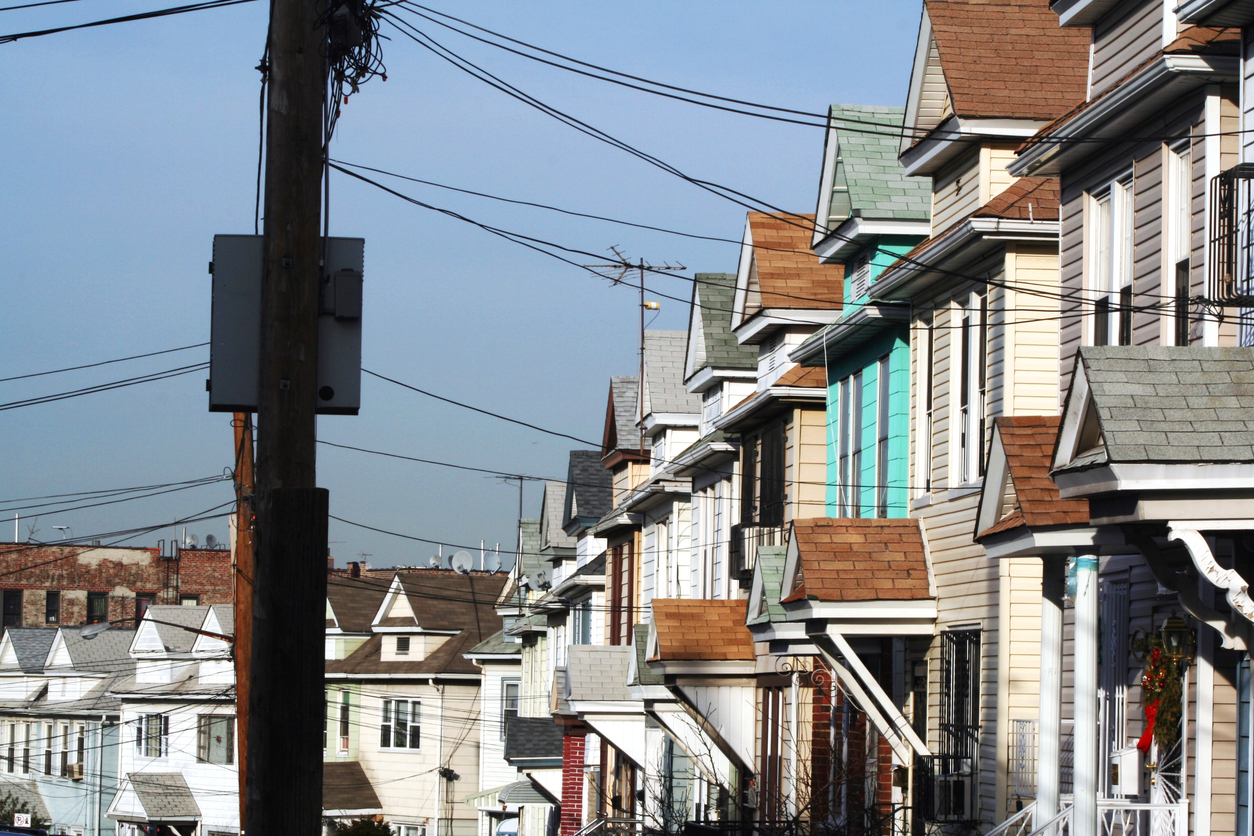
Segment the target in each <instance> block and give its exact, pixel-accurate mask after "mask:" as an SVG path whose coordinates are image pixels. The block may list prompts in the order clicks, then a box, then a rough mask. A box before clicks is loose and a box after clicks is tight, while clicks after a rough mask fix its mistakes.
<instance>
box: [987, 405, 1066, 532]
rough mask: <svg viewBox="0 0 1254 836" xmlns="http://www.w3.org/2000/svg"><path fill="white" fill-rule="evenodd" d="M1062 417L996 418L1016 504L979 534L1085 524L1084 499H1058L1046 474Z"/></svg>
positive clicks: (1021, 416) (1051, 481)
mask: <svg viewBox="0 0 1254 836" xmlns="http://www.w3.org/2000/svg"><path fill="white" fill-rule="evenodd" d="M1061 424H1062V418H1061V417H1059V416H1057V415H1015V416H1013V417H1002V418H998V419H997V431H998V434H999V435H1000V436H1001V443H1002V447H1003V448H1004V449H1005V451H1006V463H1007V465H1008V466H1009V470H1010V479H1011V482H1012V484H1013V485H1014V491H1015V498H1016V499H1017V500H1018V504H1017V507H1016V508H1015V509H1013V510H1012V511H1011V512H1010V513H1008V514H1007V515H1006V516H1005V517H1003V518H1002V519H1001V520H998V522H997V523H996V524H995V525H993V526H992V527H990V528H989V529H988V530H987V531H983V532H981V533H980V535H979V536H980V537H986V536H988V535H990V534H996V533H997V532H999V531H1009V530H1011V529H1012V528H1017V527H1018V526H1020V525H1027V526H1030V527H1037V526H1049V525H1086V524H1087V523H1088V521H1089V503H1088V500H1086V499H1062V498H1061V497H1060V496H1059V495H1058V486H1057V485H1056V484H1054V480H1053V479H1051V478H1050V476H1049V468H1050V464H1051V462H1052V460H1053V455H1054V442H1055V440H1056V439H1057V437H1058V427H1059V426H1060V425H1061Z"/></svg>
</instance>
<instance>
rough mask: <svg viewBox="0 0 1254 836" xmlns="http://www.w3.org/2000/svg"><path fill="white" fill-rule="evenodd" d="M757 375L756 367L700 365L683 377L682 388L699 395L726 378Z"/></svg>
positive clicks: (739, 378)
mask: <svg viewBox="0 0 1254 836" xmlns="http://www.w3.org/2000/svg"><path fill="white" fill-rule="evenodd" d="M757 376H758V370H757V368H756V367H755V368H752V369H727V368H719V367H717V366H702V367H701V368H699V369H697V370H696V371H695V372H693V373H692V374H690V375H689V376H688V377H686V378H684V388H685V389H687V390H688V391H689V392H692V393H693V394H694V395H699V394H701V393H702V392H704V391H705V390H706V389H709V388H710V387H711V386H715V385H717V384H719V383H723V382H724V381H728V380H754V379H756V378H757Z"/></svg>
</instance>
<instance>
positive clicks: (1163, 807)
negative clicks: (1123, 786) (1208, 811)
mask: <svg viewBox="0 0 1254 836" xmlns="http://www.w3.org/2000/svg"><path fill="white" fill-rule="evenodd" d="M1074 812H1075V807H1074V806H1073V805H1072V804H1070V803H1068V804H1067V806H1065V807H1063V809H1062V811H1061V812H1059V813H1058V815H1056V816H1054V817H1053V818H1052V819H1050V820H1049V821H1047V822H1046V823H1045V824H1044V825H1042V826H1041V827H1039V828H1037V829H1036V830H1034V831H1032V832H1031V834H1029V836H1071V833H1072V820H1073V818H1074V815H1073V814H1074ZM1097 819H1098V823H1097V826H1098V828H1099V832H1100V834H1101V836H1188V833H1189V802H1187V801H1177V802H1175V803H1154V802H1143V801H1128V800H1126V799H1122V798H1099V799H1098V800H1097Z"/></svg>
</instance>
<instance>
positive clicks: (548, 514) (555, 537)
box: [540, 482, 575, 549]
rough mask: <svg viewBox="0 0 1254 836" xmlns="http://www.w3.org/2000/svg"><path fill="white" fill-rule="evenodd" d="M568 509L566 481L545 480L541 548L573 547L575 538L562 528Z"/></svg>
mask: <svg viewBox="0 0 1254 836" xmlns="http://www.w3.org/2000/svg"><path fill="white" fill-rule="evenodd" d="M565 511H566V483H565V482H545V483H544V500H543V502H542V503H541V506H540V548H541V549H551V548H557V549H573V548H574V547H575V538H574V537H571V536H570V535H569V534H567V533H566V532H565V531H563V530H562V517H563V516H564V514H565Z"/></svg>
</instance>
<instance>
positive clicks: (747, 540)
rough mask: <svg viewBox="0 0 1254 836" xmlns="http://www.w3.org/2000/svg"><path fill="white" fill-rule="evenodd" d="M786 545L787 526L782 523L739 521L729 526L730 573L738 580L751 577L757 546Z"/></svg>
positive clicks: (756, 555) (746, 579)
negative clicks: (763, 523)
mask: <svg viewBox="0 0 1254 836" xmlns="http://www.w3.org/2000/svg"><path fill="white" fill-rule="evenodd" d="M786 545H788V528H787V526H782V525H757V524H756V523H741V524H740V525H733V526H732V527H731V566H732V575H733V576H735V577H736V578H738V579H739V580H740V581H742V582H743V581H748V580H750V579H751V578H752V577H753V564H754V563H755V562H757V559H758V546H786Z"/></svg>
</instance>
